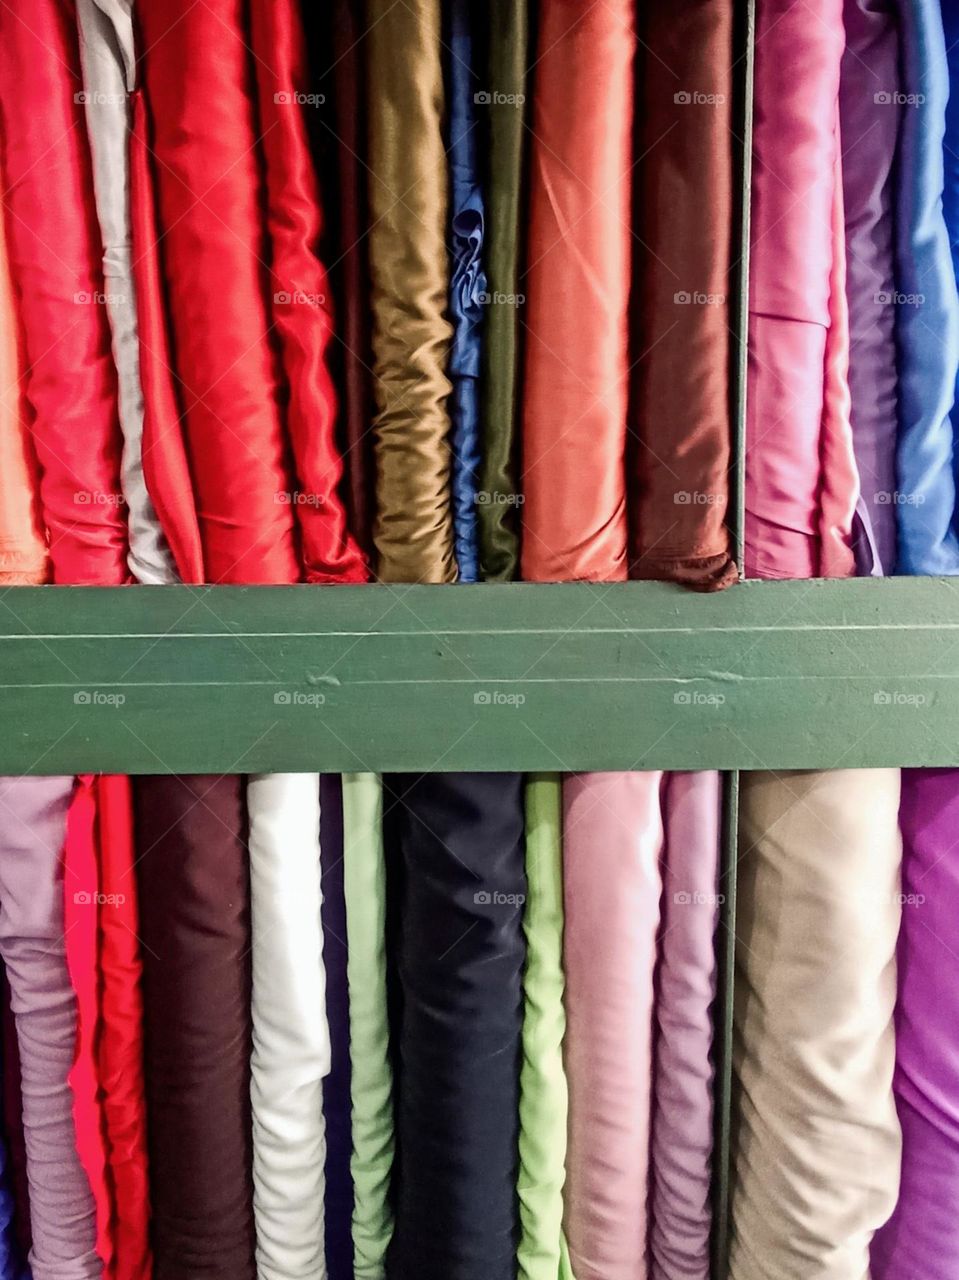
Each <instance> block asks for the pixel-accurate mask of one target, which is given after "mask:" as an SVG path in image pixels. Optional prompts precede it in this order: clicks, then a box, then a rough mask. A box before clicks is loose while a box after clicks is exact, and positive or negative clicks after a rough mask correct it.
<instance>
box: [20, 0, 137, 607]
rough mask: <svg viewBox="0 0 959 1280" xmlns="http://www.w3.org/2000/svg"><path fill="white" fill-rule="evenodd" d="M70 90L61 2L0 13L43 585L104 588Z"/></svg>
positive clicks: (112, 488)
mask: <svg viewBox="0 0 959 1280" xmlns="http://www.w3.org/2000/svg"><path fill="white" fill-rule="evenodd" d="M81 89H82V82H81V80H80V70H79V52H78V41H77V31H76V23H75V18H74V12H73V5H72V4H71V3H67V4H61V3H58V2H57V0H29V2H27V0H17V3H15V4H8V5H5V6H4V7H3V9H2V11H0V134H2V157H0V159H2V173H3V186H4V192H5V197H4V204H5V215H6V217H5V221H6V235H7V249H8V253H9V260H10V271H11V276H12V279H13V283H14V288H15V291H16V297H17V307H18V311H19V317H20V323H21V327H22V337H23V363H24V370H25V373H24V390H25V394H26V399H27V402H28V404H29V407H30V413H31V419H30V421H31V431H32V435H33V443H34V447H35V450H36V455H37V459H38V461H39V464H40V498H41V508H42V516H43V521H44V524H45V525H46V529H47V534H48V537H49V543H50V556H51V561H52V565H53V576H54V580H55V581H56V582H64V583H73V584H85V585H88V584H89V585H111V584H114V583H117V582H123V580H124V578H125V576H126V563H125V562H126V553H127V538H126V519H125V516H124V513H123V510H122V499H121V497H120V453H121V449H122V438H121V435H120V424H119V420H118V416H117V382H116V373H115V371H114V367H113V360H112V357H111V354H110V329H109V324H108V321H107V315H106V308H105V307H104V306H103V305H102V300H103V295H104V281H103V274H102V270H101V253H100V235H99V229H98V227H97V221H96V210H95V208H94V201H93V181H92V175H91V171H90V153H89V148H88V144H87V136H86V128H85V126H84V120H83V105H82V101H81V98H82V94H81ZM54 194H55V197H56V198H52V197H53V195H54Z"/></svg>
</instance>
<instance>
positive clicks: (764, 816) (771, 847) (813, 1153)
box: [729, 769, 918, 1280]
mask: <svg viewBox="0 0 959 1280" xmlns="http://www.w3.org/2000/svg"><path fill="white" fill-rule="evenodd" d="M740 788H741V791H740V811H739V830H740V845H739V848H740V853H739V877H738V879H739V885H738V890H737V893H738V901H737V926H736V929H737V949H736V995H735V1003H734V1010H735V1024H734V1045H733V1055H734V1071H735V1089H736V1111H735V1115H734V1133H735V1139H734V1140H735V1149H736V1158H735V1170H736V1173H735V1181H734V1184H733V1189H732V1196H733V1200H732V1221H733V1232H732V1239H731V1248H730V1269H729V1274H730V1277H731V1280H753V1278H754V1277H757V1276H766V1275H775V1276H777V1277H779V1276H781V1277H782V1278H783V1280H792V1278H793V1277H795V1280H800V1277H801V1278H802V1280H808V1278H809V1277H810V1276H816V1277H820V1278H821V1280H849V1277H850V1276H862V1277H866V1276H868V1275H869V1274H870V1271H869V1244H870V1239H871V1237H872V1234H873V1232H874V1231H875V1229H876V1228H877V1227H879V1226H880V1225H881V1224H882V1223H883V1222H885V1220H886V1219H887V1218H888V1216H889V1214H890V1213H891V1211H892V1209H893V1206H894V1205H895V1202H896V1194H897V1190H898V1184H899V1159H900V1133H899V1124H898V1121H897V1119H896V1112H895V1105H894V1103H893V1099H892V1090H891V1085H892V1075H893V1066H894V1059H895V1042H894V1032H893V1024H892V1014H893V1005H894V1003H895V998H896V956H895V949H896V935H897V932H898V928H899V917H900V905H899V902H900V899H899V870H900V837H899V829H898V826H897V810H898V806H899V789H900V788H899V771H898V770H897V769H862V770H850V769H836V770H833V771H831V772H827V773H788V774H785V775H783V774H767V773H747V774H743V775H742V778H741V781H740ZM897 1274H899V1275H903V1274H904V1273H902V1272H899V1273H897ZM905 1274H918V1273H905Z"/></svg>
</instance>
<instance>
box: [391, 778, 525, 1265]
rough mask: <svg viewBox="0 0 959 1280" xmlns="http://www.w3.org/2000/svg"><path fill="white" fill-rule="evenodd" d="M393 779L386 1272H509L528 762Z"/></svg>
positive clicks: (514, 1226) (513, 1237)
mask: <svg viewBox="0 0 959 1280" xmlns="http://www.w3.org/2000/svg"><path fill="white" fill-rule="evenodd" d="M389 787H390V801H391V806H392V812H391V813H390V814H389V822H388V825H387V827H386V840H387V858H388V859H389V860H391V862H392V864H393V865H392V868H391V878H392V884H391V891H392V892H394V893H395V894H396V921H397V925H396V928H397V949H396V954H397V978H398V985H399V992H398V1002H399V1005H400V1008H399V1014H398V1019H397V1021H398V1033H397V1050H396V1051H397V1054H398V1062H399V1067H398V1071H399V1080H398V1089H397V1105H396V1126H397V1149H398V1154H399V1160H398V1177H397V1183H396V1186H395V1189H394V1194H395V1204H396V1225H395V1229H394V1234H393V1239H392V1242H391V1244H390V1251H389V1255H388V1259H387V1268H386V1274H387V1276H388V1277H390V1280H414V1278H415V1280H513V1277H514V1276H515V1274H516V1261H515V1258H516V1244H517V1237H518V1221H517V1218H518V1213H517V1195H516V1175H517V1142H518V1125H517V1112H518V1104H519V1073H520V1055H521V1028H522V1022H521V1012H522V970H523V961H524V954H525V948H524V944H523V937H522V908H521V903H522V901H523V897H524V895H525V891H526V878H525V873H524V867H523V807H522V778H521V776H520V775H519V774H515V773H504V774H500V773H449V774H448V773H441V774H434V775H429V774H428V775H424V776H422V777H418V776H415V775H408V774H398V775H394V776H392V777H391V778H390V780H389ZM479 1206H482V1209H481V1211H478V1207H479Z"/></svg>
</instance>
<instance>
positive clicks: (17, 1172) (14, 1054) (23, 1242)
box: [3, 971, 33, 1258]
mask: <svg viewBox="0 0 959 1280" xmlns="http://www.w3.org/2000/svg"><path fill="white" fill-rule="evenodd" d="M3 1122H4V1133H5V1134H6V1135H7V1141H8V1143H9V1146H10V1163H11V1176H12V1182H13V1200H14V1203H13V1223H14V1228H15V1230H16V1238H17V1243H18V1245H19V1246H20V1254H21V1257H24V1258H25V1257H27V1256H28V1255H29V1253H30V1248H31V1245H32V1243H33V1241H32V1239H31V1235H30V1182H29V1179H28V1177H27V1145H26V1138H25V1134H24V1130H23V1097H22V1089H21V1080H20V1052H19V1049H18V1047H17V1021H16V1017H15V1015H14V1012H13V1009H12V1008H11V992H10V983H9V982H8V981H7V980H6V972H5V971H4V982H3Z"/></svg>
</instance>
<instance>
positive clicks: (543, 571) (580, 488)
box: [522, 0, 636, 582]
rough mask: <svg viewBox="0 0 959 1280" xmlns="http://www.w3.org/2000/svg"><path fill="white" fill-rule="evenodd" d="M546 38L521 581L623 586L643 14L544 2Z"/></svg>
mask: <svg viewBox="0 0 959 1280" xmlns="http://www.w3.org/2000/svg"><path fill="white" fill-rule="evenodd" d="M537 28H538V29H537V46H536V94H535V100H534V107H533V126H532V134H531V137H530V180H529V181H530V195H529V200H530V212H529V244H528V249H527V266H526V274H525V286H524V291H525V293H526V295H527V308H526V324H527V333H526V351H525V385H524V393H523V497H524V505H523V514H522V518H523V550H522V574H523V577H524V578H527V579H530V580H533V581H545V582H554V581H563V580H568V579H573V578H585V579H590V580H610V581H612V580H617V579H622V578H625V577H626V554H625V552H626V483H625V459H624V455H625V447H626V399H627V300H628V294H629V273H630V248H631V240H632V237H631V233H630V186H629V171H630V164H631V160H630V154H629V153H630V142H631V138H630V131H631V123H632V109H633V55H634V51H635V46H636V37H635V31H634V29H633V5H632V4H629V3H627V2H626V0H614V2H612V3H604V4H597V5H590V6H588V7H587V8H586V9H585V10H584V9H583V7H582V6H581V5H579V4H576V3H573V2H572V0H545V3H543V4H542V5H540V7H539V13H538V17H537ZM558 495H562V500H561V501H560V500H558ZM546 530H548V531H549V532H548V535H547V533H546V532H545V531H546Z"/></svg>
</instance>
